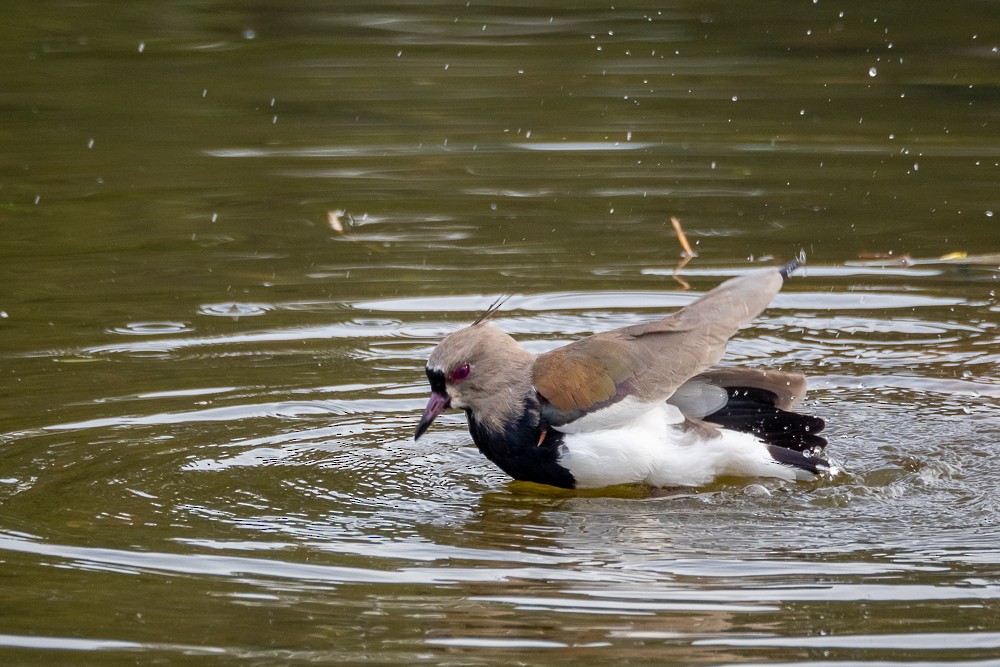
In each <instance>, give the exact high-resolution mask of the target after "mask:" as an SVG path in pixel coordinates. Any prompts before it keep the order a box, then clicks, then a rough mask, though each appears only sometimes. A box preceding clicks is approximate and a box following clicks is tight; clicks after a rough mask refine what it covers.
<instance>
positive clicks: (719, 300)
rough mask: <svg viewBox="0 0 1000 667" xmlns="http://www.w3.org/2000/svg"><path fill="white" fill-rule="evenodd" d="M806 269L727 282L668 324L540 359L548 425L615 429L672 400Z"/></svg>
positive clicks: (537, 379) (604, 337)
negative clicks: (580, 423)
mask: <svg viewBox="0 0 1000 667" xmlns="http://www.w3.org/2000/svg"><path fill="white" fill-rule="evenodd" d="M800 264H801V261H800V260H796V261H793V262H791V263H789V264H787V265H786V266H784V267H781V268H780V269H777V268H772V269H762V270H759V271H753V272H751V273H748V274H746V275H744V276H740V277H738V278H733V279H731V280H727V281H726V282H724V283H722V284H721V285H719V286H718V287H716V288H715V289H713V290H711V291H709V292H707V293H705V295H704V296H702V297H701V298H700V299H698V300H697V301H695V302H694V303H692V304H690V305H688V306H685V307H684V308H681V309H680V310H678V311H676V312H674V313H672V314H670V315H668V316H667V317H664V318H663V319H661V320H657V321H654V322H649V323H646V324H639V325H635V326H630V327H624V328H621V329H614V330H612V331H607V332H603V333H599V334H594V335H593V336H588V337H587V338H583V339H581V340H578V341H575V342H573V343H570V344H569V345H566V346H564V347H561V348H558V349H556V350H552V351H551V352H546V353H545V354H542V355H540V356H539V357H538V358H537V359H536V360H535V363H534V365H533V367H532V384H533V385H534V387H535V390H536V391H537V392H538V395H539V399H540V402H541V405H542V418H543V420H544V421H545V422H546V423H548V424H549V425H550V426H552V427H555V428H559V427H565V426H566V425H568V424H570V423H571V422H573V421H575V420H578V419H581V418H583V417H584V416H588V415H594V414H595V413H600V415H601V417H600V420H599V424H600V426H601V427H607V426H611V425H614V424H616V423H621V422H624V421H628V420H629V419H631V418H633V417H634V416H635V415H636V414H638V412H641V411H643V410H648V409H649V408H650V407H651V406H652V405H654V404H657V403H659V402H661V401H665V400H666V399H667V398H669V397H670V396H671V395H672V394H673V393H674V392H675V391H676V390H677V389H678V388H679V387H680V386H681V385H683V384H684V383H685V382H687V381H688V380H689V379H690V378H692V377H693V376H695V375H697V374H698V373H700V372H702V371H704V370H705V369H707V368H708V367H710V366H713V365H714V364H716V363H717V362H718V361H719V359H721V358H722V355H723V353H724V352H725V350H726V343H727V342H728V341H729V339H730V338H731V337H732V336H733V334H735V333H736V332H737V331H738V330H739V328H740V327H742V326H743V325H744V324H746V323H747V322H749V321H750V320H751V319H753V318H754V317H756V316H757V315H759V314H760V313H761V311H763V310H764V308H766V307H767V304H768V303H770V302H771V299H773V298H774V296H775V295H776V294H777V293H778V291H779V290H780V289H781V285H782V283H783V279H784V278H785V277H786V276H787V275H788V274H789V273H790V272H791V271H793V270H795V269H796V268H797V267H798V266H799V265H800ZM591 421H593V420H591ZM560 430H568V429H566V428H562V429H560ZM584 430H589V429H584Z"/></svg>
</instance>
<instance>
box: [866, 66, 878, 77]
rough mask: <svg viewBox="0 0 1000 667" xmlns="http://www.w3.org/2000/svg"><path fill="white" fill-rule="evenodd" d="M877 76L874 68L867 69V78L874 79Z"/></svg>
mask: <svg viewBox="0 0 1000 667" xmlns="http://www.w3.org/2000/svg"><path fill="white" fill-rule="evenodd" d="M877 74H878V70H877V69H875V68H874V67H869V68H868V76H870V77H874V76H875V75H877Z"/></svg>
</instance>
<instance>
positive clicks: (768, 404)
mask: <svg viewBox="0 0 1000 667" xmlns="http://www.w3.org/2000/svg"><path fill="white" fill-rule="evenodd" d="M804 261H805V257H804V256H803V255H802V254H800V255H799V257H797V258H796V259H794V260H792V261H790V262H788V263H787V264H785V265H783V266H780V267H769V268H765V269H756V270H753V271H749V272H747V273H745V274H743V275H740V276H738V277H735V278H731V279H729V280H727V281H725V282H723V283H721V284H720V285H718V286H717V287H715V288H714V289H711V290H709V291H708V292H705V293H704V294H703V295H702V296H701V297H700V298H698V299H697V300H695V301H693V302H692V303H690V304H688V305H686V306H684V307H683V308H680V309H678V310H676V311H674V312H673V313H670V314H668V315H666V316H665V317H662V318H661V319H657V320H654V321H651V322H646V323H642V324H636V325H632V326H626V327H621V328H617V329H613V330H610V331H604V332H600V333H595V334H593V335H590V336H587V337H584V338H580V339H578V340H575V341H573V342H571V343H569V344H567V345H564V346H562V347H559V348H556V349H554V350H551V351H548V352H544V353H542V354H539V355H535V354H532V353H531V352H529V351H527V350H525V349H524V348H522V347H521V346H520V345H519V344H518V343H517V341H516V340H515V339H514V338H513V337H511V336H510V335H508V334H507V333H505V332H503V331H502V330H500V329H499V328H497V327H495V326H493V325H491V324H490V323H489V322H488V320H489V318H490V316H491V315H492V314H493V313H495V312H496V311H497V310H498V309H499V307H500V305H502V304H500V305H498V304H496V303H495V304H494V305H493V306H491V307H490V308H489V309H487V311H486V312H484V313H483V314H482V315H481V316H480V317H478V318H477V319H476V320H475V321H474V322H473V323H472V324H471V325H469V326H466V327H464V328H462V329H459V330H457V331H455V332H453V333H450V334H449V335H447V336H446V337H445V338H444V339H443V340H441V342H440V343H438V345H437V346H436V347H435V348H434V349H433V351H432V352H431V354H430V356H429V357H428V360H427V364H426V369H425V371H426V374H427V380H428V382H429V383H430V388H431V395H430V399H429V400H428V402H427V407H426V409H425V410H424V411H423V414H422V415H421V416H420V420H419V422H418V423H417V426H416V431H415V433H414V439H415V440H418V439H419V438H420V437H421V436H422V435H423V434H424V433H425V432H426V431H427V429H428V428H429V427H430V425H431V424H432V423H433V422H434V420H435V419H436V418H437V417H438V415H440V414H441V413H442V412H444V411H445V410H448V409H458V410H463V411H464V412H465V414H466V417H467V420H468V426H469V432H470V434H471V435H472V440H473V442H474V443H475V444H476V447H477V448H478V449H479V451H480V452H482V454H483V455H484V456H485V457H486V458H487V459H489V460H490V461H491V462H493V463H494V464H495V465H496V466H498V467H499V468H500V469H501V470H502V471H503V472H505V473H506V474H507V475H509V476H510V477H512V478H513V479H515V480H520V481H528V482H535V483H538V484H545V485H550V486H555V487H561V488H565V489H586V488H602V487H608V486H616V485H621V484H640V485H646V486H648V487H664V488H672V487H699V486H704V485H706V484H710V483H712V482H714V481H716V480H718V479H721V478H729V477H744V478H777V479H780V480H787V481H790V482H791V481H806V480H814V479H817V478H819V477H822V476H824V475H825V476H830V475H834V474H836V472H837V469H836V467H835V466H834V465H833V464H832V463H831V462H830V461H829V459H828V458H826V456H825V454H824V452H825V447H826V444H827V442H826V440H825V438H823V437H822V436H820V435H818V434H819V433H820V432H821V431H822V430H823V428H824V426H825V423H824V421H823V419H821V418H819V417H814V416H810V415H805V414H800V413H797V412H795V411H794V410H793V408H794V406H795V404H796V403H797V402H798V401H799V400H801V399H802V397H803V396H804V395H805V390H806V380H805V377H804V376H803V375H802V374H799V373H793V372H785V371H779V370H773V369H758V368H743V367H718V366H717V364H718V363H719V362H720V360H721V359H722V357H723V355H724V353H725V349H726V344H727V343H728V341H729V339H730V338H732V336H733V335H734V334H736V332H737V331H738V330H739V329H740V328H741V327H742V326H743V325H745V324H747V323H748V322H749V321H750V320H752V319H753V318H755V317H757V316H758V315H759V314H760V313H761V312H763V310H764V309H765V308H766V307H767V305H768V304H769V303H770V302H771V300H772V299H773V298H774V297H775V295H777V293H778V292H779V291H780V290H781V287H782V285H783V284H784V281H785V280H786V279H787V278H788V276H789V275H790V274H791V273H792V272H793V271H795V270H796V269H797V268H799V267H800V266H801V265H802V264H803V263H804Z"/></svg>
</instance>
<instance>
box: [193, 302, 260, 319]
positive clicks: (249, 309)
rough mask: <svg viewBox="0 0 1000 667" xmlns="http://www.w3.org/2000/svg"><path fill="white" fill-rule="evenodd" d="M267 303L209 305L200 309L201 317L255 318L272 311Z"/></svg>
mask: <svg viewBox="0 0 1000 667" xmlns="http://www.w3.org/2000/svg"><path fill="white" fill-rule="evenodd" d="M272 309H273V306H272V305H270V304H267V303H238V302H235V301H234V302H231V303H209V304H205V305H204V306H202V307H201V308H199V309H198V313H199V314H200V315H215V316H217V317H253V316H256V315H264V314H265V313H267V312H268V311H270V310H272Z"/></svg>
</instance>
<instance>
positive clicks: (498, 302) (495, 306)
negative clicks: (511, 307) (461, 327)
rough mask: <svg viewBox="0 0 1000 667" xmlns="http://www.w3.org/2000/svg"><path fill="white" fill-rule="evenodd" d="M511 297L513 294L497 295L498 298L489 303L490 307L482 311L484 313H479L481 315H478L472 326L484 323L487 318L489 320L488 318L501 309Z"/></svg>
mask: <svg viewBox="0 0 1000 667" xmlns="http://www.w3.org/2000/svg"><path fill="white" fill-rule="evenodd" d="M510 297H511V295H510V294H501V295H500V296H498V297H497V298H496V299H495V300H494V301H493V303H491V304H490V305H489V307H488V308H487V309H486V310H484V311H483V312H482V313H481V314H480V315H479V317H477V318H476V319H475V321H474V322H473V323H472V326H476V325H477V324H482V323H483V322H485V321H486V320H488V319H490V318H491V317H493V314H494V313H495V312H497V311H498V310H500V308H501V307H502V306H503V305H504V304H505V303H507V300H508V299H509V298H510Z"/></svg>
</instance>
